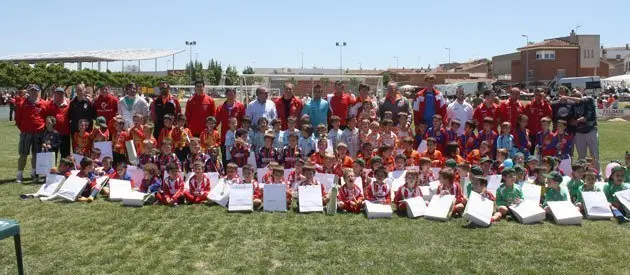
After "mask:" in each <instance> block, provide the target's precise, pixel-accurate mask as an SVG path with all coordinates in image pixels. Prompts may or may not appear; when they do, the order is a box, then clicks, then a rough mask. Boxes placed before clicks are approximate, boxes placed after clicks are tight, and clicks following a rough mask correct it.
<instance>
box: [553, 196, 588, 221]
mask: <svg viewBox="0 0 630 275" xmlns="http://www.w3.org/2000/svg"><path fill="white" fill-rule="evenodd" d="M547 206H549V208H550V209H551V214H552V215H553V219H554V221H555V222H556V224H562V225H576V224H582V213H580V211H579V210H578V209H577V207H575V205H573V204H572V203H571V202H570V201H550V202H548V203H547Z"/></svg>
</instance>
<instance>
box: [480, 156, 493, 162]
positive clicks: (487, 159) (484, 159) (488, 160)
mask: <svg viewBox="0 0 630 275" xmlns="http://www.w3.org/2000/svg"><path fill="white" fill-rule="evenodd" d="M484 162H490V163H493V162H494V160H491V159H490V158H489V157H483V158H481V160H479V163H484Z"/></svg>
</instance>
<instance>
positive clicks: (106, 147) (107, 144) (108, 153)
mask: <svg viewBox="0 0 630 275" xmlns="http://www.w3.org/2000/svg"><path fill="white" fill-rule="evenodd" d="M94 148H98V149H100V150H101V157H99V158H98V160H99V161H102V160H103V158H104V157H110V158H113V157H114V152H113V151H112V142H111V141H99V142H94Z"/></svg>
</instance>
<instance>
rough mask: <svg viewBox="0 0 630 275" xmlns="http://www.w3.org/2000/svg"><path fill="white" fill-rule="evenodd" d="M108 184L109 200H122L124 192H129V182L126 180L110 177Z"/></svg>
mask: <svg viewBox="0 0 630 275" xmlns="http://www.w3.org/2000/svg"><path fill="white" fill-rule="evenodd" d="M107 184H109V200H110V201H122V199H123V197H124V196H125V195H126V194H129V193H131V190H132V189H131V182H130V181H127V180H117V179H110V180H109V181H108V182H107Z"/></svg>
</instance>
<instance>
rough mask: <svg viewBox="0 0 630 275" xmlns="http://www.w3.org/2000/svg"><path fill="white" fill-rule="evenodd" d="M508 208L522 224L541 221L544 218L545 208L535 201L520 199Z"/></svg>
mask: <svg viewBox="0 0 630 275" xmlns="http://www.w3.org/2000/svg"><path fill="white" fill-rule="evenodd" d="M510 210H512V213H513V214H514V216H516V218H517V219H518V220H519V221H520V222H521V223H522V224H530V223H537V222H542V221H543V220H544V219H545V210H544V209H542V208H541V207H540V205H539V204H538V203H535V202H531V201H522V202H521V203H519V204H516V205H511V206H510Z"/></svg>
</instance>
